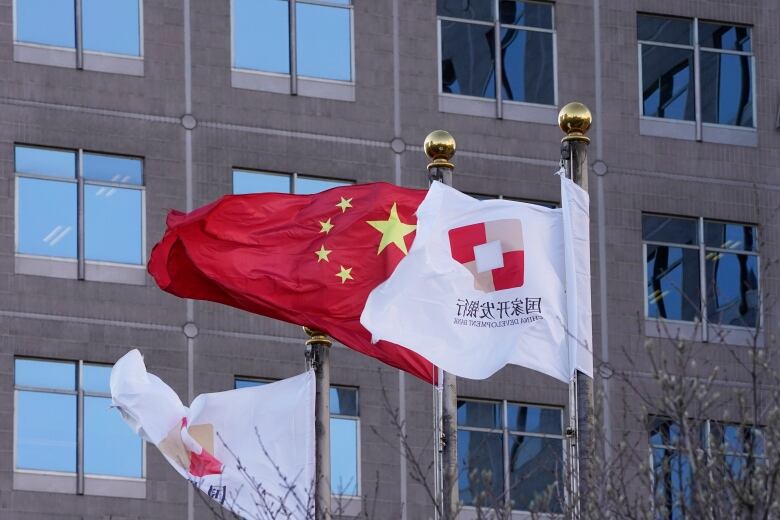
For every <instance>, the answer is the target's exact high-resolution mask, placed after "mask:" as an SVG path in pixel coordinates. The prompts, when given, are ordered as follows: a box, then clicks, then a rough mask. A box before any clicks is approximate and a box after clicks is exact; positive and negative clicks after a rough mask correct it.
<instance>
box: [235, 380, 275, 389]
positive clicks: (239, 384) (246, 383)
mask: <svg viewBox="0 0 780 520" xmlns="http://www.w3.org/2000/svg"><path fill="white" fill-rule="evenodd" d="M267 384H268V381H259V380H257V379H240V378H236V380H235V381H234V384H233V387H234V388H236V389H238V388H249V387H251V386H263V385H267Z"/></svg>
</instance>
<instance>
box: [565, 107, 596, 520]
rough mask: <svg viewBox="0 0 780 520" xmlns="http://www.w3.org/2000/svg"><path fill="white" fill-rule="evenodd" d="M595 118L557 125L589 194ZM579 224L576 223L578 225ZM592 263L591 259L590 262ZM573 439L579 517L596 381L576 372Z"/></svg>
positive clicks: (576, 112) (571, 173) (579, 112)
mask: <svg viewBox="0 0 780 520" xmlns="http://www.w3.org/2000/svg"><path fill="white" fill-rule="evenodd" d="M592 120H593V119H592V116H591V113H590V110H588V107H586V106H585V105H583V104H582V103H577V102H574V103H569V104H567V105H566V106H564V107H563V108H562V109H561V111H560V113H559V114H558V125H559V126H560V127H561V130H563V131H564V133H565V134H566V136H565V137H564V138H563V139H561V159H562V160H563V165H564V167H565V168H566V177H567V178H569V179H571V180H573V181H574V182H575V183H576V184H577V185H578V186H580V187H581V188H583V189H584V190H585V191H588V144H589V143H590V139H589V138H588V137H587V136H586V135H585V134H586V133H587V131H588V129H589V128H590V125H591V122H592ZM575 224H576V223H575ZM587 260H588V261H590V259H587ZM569 410H570V414H569V417H570V420H571V424H570V432H571V435H570V439H571V446H570V447H571V459H570V464H571V467H572V469H573V472H572V476H573V480H572V484H573V486H572V491H573V492H574V493H573V494H574V496H573V497H572V498H573V500H574V507H575V509H574V511H575V515H576V517H579V516H580V513H582V512H581V511H580V505H581V503H582V501H581V498H582V497H585V496H588V494H589V492H590V487H591V485H592V483H591V482H590V476H591V475H592V472H591V469H592V468H591V464H592V461H591V449H592V446H593V439H592V426H593V425H592V421H593V379H592V378H590V377H588V376H587V375H585V374H584V373H582V372H580V371H579V370H577V373H576V374H575V375H574V377H573V379H572V383H571V385H570V387H569Z"/></svg>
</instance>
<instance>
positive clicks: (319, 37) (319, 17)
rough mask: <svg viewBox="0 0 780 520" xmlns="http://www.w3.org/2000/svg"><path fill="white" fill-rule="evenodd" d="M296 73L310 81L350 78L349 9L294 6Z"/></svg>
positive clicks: (308, 5) (299, 4) (302, 4)
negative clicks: (295, 17) (296, 39)
mask: <svg viewBox="0 0 780 520" xmlns="http://www.w3.org/2000/svg"><path fill="white" fill-rule="evenodd" d="M296 6H297V7H296V12H297V20H296V23H297V27H296V35H297V38H298V74H300V75H301V76H309V77H313V78H325V79H333V80H342V81H349V80H351V79H352V49H351V43H350V41H351V35H350V28H349V25H350V22H349V18H350V12H349V9H342V8H334V7H328V6H323V5H312V4H304V3H298V4H296Z"/></svg>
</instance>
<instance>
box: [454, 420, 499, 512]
mask: <svg viewBox="0 0 780 520" xmlns="http://www.w3.org/2000/svg"><path fill="white" fill-rule="evenodd" d="M503 451H504V450H503V442H502V440H501V434H500V433H484V432H472V431H468V430H458V488H459V489H460V497H459V498H460V500H461V501H462V502H463V504H465V505H468V506H473V505H476V504H477V503H478V502H479V504H480V505H486V506H492V505H493V504H497V503H501V502H502V498H503V494H504V455H503ZM483 493H484V494H483Z"/></svg>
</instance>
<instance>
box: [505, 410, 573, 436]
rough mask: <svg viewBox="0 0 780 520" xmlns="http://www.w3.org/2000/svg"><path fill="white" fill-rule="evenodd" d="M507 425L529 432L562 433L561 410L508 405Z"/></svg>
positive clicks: (513, 428) (511, 428) (510, 427)
mask: <svg viewBox="0 0 780 520" xmlns="http://www.w3.org/2000/svg"><path fill="white" fill-rule="evenodd" d="M507 420H508V421H509V424H508V425H507V427H508V428H509V429H510V430H516V431H523V432H528V433H551V434H553V435H561V434H562V433H563V432H562V429H561V411H560V410H556V409H553V408H537V407H536V406H521V405H518V404H508V405H507Z"/></svg>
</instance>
